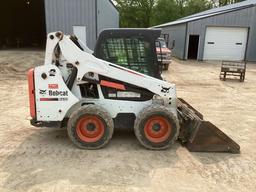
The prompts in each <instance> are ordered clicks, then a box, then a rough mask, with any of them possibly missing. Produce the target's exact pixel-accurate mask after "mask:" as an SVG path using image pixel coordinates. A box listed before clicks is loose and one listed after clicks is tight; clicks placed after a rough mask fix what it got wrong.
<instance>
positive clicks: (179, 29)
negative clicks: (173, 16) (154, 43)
mask: <svg viewBox="0 0 256 192" xmlns="http://www.w3.org/2000/svg"><path fill="white" fill-rule="evenodd" d="M162 33H163V34H169V38H170V41H169V48H173V49H172V55H173V56H175V57H177V58H180V59H184V58H185V54H184V53H185V45H186V24H179V25H173V26H168V27H163V28H162ZM174 41H175V44H174V47H172V46H173V42H174Z"/></svg>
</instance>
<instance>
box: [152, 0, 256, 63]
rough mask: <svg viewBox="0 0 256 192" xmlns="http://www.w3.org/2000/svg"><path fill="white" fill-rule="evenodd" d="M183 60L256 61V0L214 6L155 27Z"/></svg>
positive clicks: (175, 53)
mask: <svg viewBox="0 0 256 192" xmlns="http://www.w3.org/2000/svg"><path fill="white" fill-rule="evenodd" d="M155 27H156V28H162V30H163V33H165V34H169V36H170V42H171V43H170V45H169V46H170V48H173V55H174V56H176V57H178V58H180V59H185V60H186V59H197V60H247V61H256V38H255V37H256V0H247V1H243V2H241V3H236V4H232V5H227V6H224V7H220V8H214V9H211V10H207V11H204V12H201V13H198V14H194V15H191V16H188V17H185V18H182V19H179V20H176V21H174V22H170V23H165V24H162V25H158V26H155Z"/></svg>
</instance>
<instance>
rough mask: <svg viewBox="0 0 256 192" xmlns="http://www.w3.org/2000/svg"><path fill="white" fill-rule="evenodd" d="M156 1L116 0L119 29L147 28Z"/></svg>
mask: <svg viewBox="0 0 256 192" xmlns="http://www.w3.org/2000/svg"><path fill="white" fill-rule="evenodd" d="M156 2H157V0H116V3H117V8H118V10H119V13H120V24H121V27H149V26H150V24H151V19H152V16H153V8H154V6H155V4H156Z"/></svg>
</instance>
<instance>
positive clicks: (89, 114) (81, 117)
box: [67, 105, 114, 149]
mask: <svg viewBox="0 0 256 192" xmlns="http://www.w3.org/2000/svg"><path fill="white" fill-rule="evenodd" d="M67 131H68V136H69V138H70V140H71V141H72V142H73V143H74V144H75V145H76V146H77V147H79V148H82V149H100V148H102V147H104V146H106V145H107V144H108V143H109V141H110V140H111V138H112V135H113V132H114V123H113V119H112V118H111V117H110V115H109V113H108V112H107V111H106V110H105V109H103V108H101V107H99V106H97V105H86V106H83V107H81V108H79V109H78V110H77V111H75V112H73V113H72V115H71V116H70V119H69V121H68V126H67Z"/></svg>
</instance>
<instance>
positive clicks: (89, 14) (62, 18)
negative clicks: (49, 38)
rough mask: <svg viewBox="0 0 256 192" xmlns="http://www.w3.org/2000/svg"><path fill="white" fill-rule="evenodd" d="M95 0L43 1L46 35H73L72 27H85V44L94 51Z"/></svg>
mask: <svg viewBox="0 0 256 192" xmlns="http://www.w3.org/2000/svg"><path fill="white" fill-rule="evenodd" d="M95 10H96V4H95V0H45V15H46V16H45V17H46V29H47V33H49V32H53V31H63V32H64V33H67V34H72V33H73V26H86V30H87V31H86V33H87V44H88V46H89V47H90V48H91V49H94V45H95V43H96V12H95Z"/></svg>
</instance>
